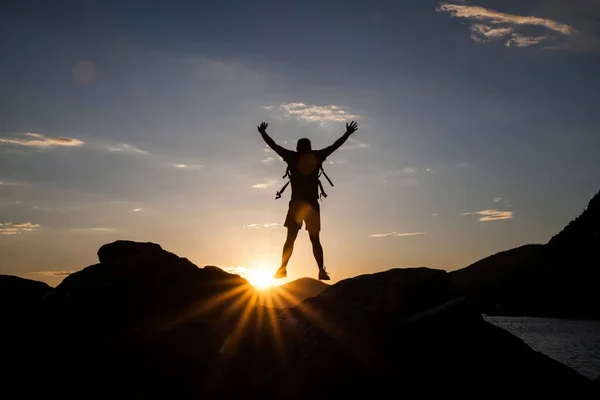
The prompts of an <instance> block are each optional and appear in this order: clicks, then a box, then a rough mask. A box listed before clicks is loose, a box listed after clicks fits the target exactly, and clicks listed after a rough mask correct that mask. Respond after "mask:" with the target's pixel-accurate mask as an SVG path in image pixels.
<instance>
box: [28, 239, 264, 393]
mask: <svg viewBox="0 0 600 400" xmlns="http://www.w3.org/2000/svg"><path fill="white" fill-rule="evenodd" d="M99 258H100V260H101V262H100V263H99V264H96V265H92V266H89V267H87V268H84V269H83V270H81V271H78V272H75V273H73V274H71V275H69V276H68V277H66V278H65V279H64V280H63V282H62V283H61V284H60V285H58V286H57V287H56V289H55V290H54V292H53V293H52V294H51V295H50V296H48V297H47V298H46V299H45V301H44V302H43V305H42V307H41V308H40V310H38V312H39V318H38V321H37V326H36V328H35V329H34V330H33V331H32V332H31V335H30V337H28V338H27V339H26V341H27V342H28V343H30V344H29V349H28V350H30V351H31V352H32V353H33V354H34V357H35V358H41V359H45V360H47V359H52V360H53V366H52V368H50V369H49V368H48V367H47V365H46V364H39V363H32V362H31V359H29V360H27V357H25V358H23V363H22V365H21V368H22V373H23V374H27V375H28V376H31V375H32V374H33V375H36V376H38V377H39V378H40V379H41V380H42V383H41V384H40V386H39V387H47V386H46V385H44V384H43V383H46V384H47V385H50V384H51V383H52V382H53V381H55V380H56V381H60V380H61V379H63V377H65V376H68V377H69V380H70V384H69V385H68V386H67V387H64V388H62V389H61V395H62V396H64V397H77V396H78V395H79V394H81V393H82V390H85V388H87V387H95V388H96V389H95V390H94V393H87V394H86V396H85V397H87V398H107V397H110V396H111V393H115V392H119V393H121V394H122V395H126V396H133V395H135V394H137V393H146V394H148V393H152V394H153V395H156V396H158V397H161V396H165V397H167V396H169V395H170V396H174V397H175V398H176V397H179V396H183V395H184V394H189V393H195V391H196V390H197V389H198V388H202V389H203V390H204V387H205V386H210V384H211V376H212V374H213V369H214V366H215V365H217V360H218V358H219V357H220V356H219V354H220V351H221V348H222V347H223V346H224V344H225V342H226V341H227V339H228V337H229V336H230V334H231V332H233V331H235V330H236V327H237V325H238V322H239V320H240V319H241V317H242V314H243V313H244V312H246V313H245V314H244V317H245V318H246V319H247V320H248V321H249V322H252V321H253V320H254V318H255V317H254V315H255V311H256V310H258V309H260V308H261V307H259V306H258V305H257V302H256V301H254V302H253V300H255V299H256V293H255V291H254V289H253V287H252V286H251V285H249V284H248V282H247V281H246V280H245V279H242V278H241V277H239V276H238V275H232V274H228V273H226V272H224V271H222V270H221V269H219V268H216V267H212V266H209V267H205V268H198V267H197V266H196V265H194V264H193V263H191V262H190V261H188V260H187V259H185V258H180V257H178V256H176V255H175V254H172V253H169V252H167V251H165V250H162V248H161V247H160V246H159V245H157V244H152V243H135V242H126V241H119V242H115V243H111V244H109V245H105V246H103V247H102V248H101V249H100V251H99ZM248 305H250V306H249V307H248V308H247V307H246V306H248ZM252 323H254V322H252ZM252 326H254V325H252ZM24 340H25V339H24ZM229 342H231V340H229ZM48 343H51V344H52V345H51V346H48V345H47V344H48ZM100 377H101V379H100ZM100 382H102V384H99V383H100ZM31 389H35V388H34V387H31Z"/></svg>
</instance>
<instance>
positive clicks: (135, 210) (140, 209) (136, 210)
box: [131, 208, 143, 212]
mask: <svg viewBox="0 0 600 400" xmlns="http://www.w3.org/2000/svg"><path fill="white" fill-rule="evenodd" d="M142 210H143V208H134V209H133V210H131V211H133V212H140V211H142Z"/></svg>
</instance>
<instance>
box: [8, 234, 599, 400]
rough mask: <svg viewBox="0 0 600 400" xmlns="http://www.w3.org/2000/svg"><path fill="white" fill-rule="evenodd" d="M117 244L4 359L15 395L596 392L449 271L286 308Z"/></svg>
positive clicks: (212, 275)
mask: <svg viewBox="0 0 600 400" xmlns="http://www.w3.org/2000/svg"><path fill="white" fill-rule="evenodd" d="M116 243H117V245H115V246H114V247H112V249H111V246H110V245H108V246H107V247H105V249H107V250H106V251H107V253H105V252H104V251H102V252H100V253H101V256H100V260H101V263H99V264H96V265H92V266H90V267H88V268H85V269H83V270H81V271H78V272H76V273H74V274H72V275H70V276H68V277H67V278H65V280H64V281H63V282H62V283H61V284H60V285H59V286H58V287H57V288H56V289H55V290H54V291H53V292H52V293H51V295H50V296H48V297H46V298H45V299H44V301H42V302H41V304H40V305H39V306H38V307H37V310H36V312H35V313H34V314H33V315H35V316H36V317H35V324H34V325H32V326H31V329H30V330H29V331H27V332H23V335H21V336H20V337H19V339H18V341H16V342H14V343H12V347H14V348H16V349H18V350H19V357H14V358H11V359H5V358H2V360H1V361H3V363H4V365H10V366H11V368H10V369H9V370H8V371H6V373H5V375H3V378H4V381H5V382H6V383H5V384H4V391H5V392H6V393H12V392H11V391H15V390H19V393H20V394H21V397H22V398H40V397H42V396H54V397H56V396H58V397H60V398H62V399H70V398H73V399H75V398H82V397H85V398H86V399H107V398H115V397H116V398H121V399H130V398H131V399H133V398H136V399H137V398H144V399H162V398H176V399H188V398H189V399H192V398H224V399H228V398H261V399H276V398H282V397H285V398H289V399H304V398H307V397H309V396H310V398H327V399H330V398H344V397H351V398H361V397H373V398H384V396H385V398H404V399H417V398H418V399H427V398H440V397H445V398H455V397H456V398H473V399H475V398H481V396H482V393H484V394H485V396H484V397H486V398H490V397H491V398H503V399H505V398H507V397H510V396H514V395H515V393H519V395H521V394H523V393H533V394H536V395H539V396H540V397H543V396H547V395H550V394H552V395H555V394H557V393H558V394H561V393H566V394H568V395H569V398H572V399H579V398H584V397H583V395H584V394H585V393H584V392H585V391H586V390H588V389H589V387H591V383H590V381H589V380H587V379H586V378H584V377H582V376H581V375H579V374H577V373H576V372H574V371H572V370H571V369H569V368H567V367H565V366H563V365H561V364H559V363H557V362H555V361H553V360H551V359H549V358H548V357H545V356H542V355H541V354H539V353H536V352H534V351H533V350H531V349H530V348H529V347H528V346H527V345H526V344H525V343H523V342H522V341H521V340H520V339H518V338H516V337H514V336H512V335H511V334H509V333H508V332H506V331H503V330H502V329H500V328H497V327H494V326H493V325H491V324H488V323H487V322H485V321H484V320H483V319H482V318H481V315H480V314H479V313H478V312H477V311H475V310H474V309H472V308H471V306H470V305H469V303H468V302H465V301H464V300H463V299H461V298H456V297H455V294H454V292H453V286H452V282H451V279H450V276H449V274H447V273H445V272H444V271H438V270H432V269H427V268H413V269H394V270H390V271H386V272H381V273H377V274H371V275H362V276H359V277H356V278H351V279H347V280H344V281H342V282H339V283H337V284H335V285H333V286H330V287H328V288H327V289H325V290H324V291H322V292H321V293H320V294H319V295H317V296H315V297H312V298H309V299H307V300H305V301H303V302H301V303H300V304H298V305H297V306H295V307H292V308H287V309H282V310H278V309H275V308H265V307H262V306H261V305H260V304H259V301H258V300H259V297H258V295H257V293H256V291H255V290H254V289H253V288H252V287H251V286H250V285H249V284H248V283H247V282H246V281H245V280H244V279H242V278H240V277H239V276H237V275H232V274H228V273H226V272H224V271H222V270H220V269H219V268H217V267H214V266H208V267H205V268H198V267H197V266H195V265H194V264H192V263H191V262H190V261H188V260H186V259H184V258H180V257H177V256H176V255H174V254H172V253H169V252H167V251H165V250H162V249H160V247H157V246H158V245H152V244H139V246H137V245H135V244H133V245H132V244H131V243H127V244H124V245H123V246H124V247H120V246H122V245H121V244H119V243H122V242H116ZM123 248H127V249H135V250H123ZM119 254H121V255H122V257H123V258H122V259H121V258H119V257H121V256H119ZM1 357H4V353H2V356H1ZM7 360H8V361H9V362H6V361H7ZM30 382H35V383H36V384H35V385H32V384H27V383H30ZM57 382H62V383H63V384H62V385H57ZM567 389H568V392H567Z"/></svg>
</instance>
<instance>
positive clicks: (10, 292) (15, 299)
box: [0, 275, 52, 307]
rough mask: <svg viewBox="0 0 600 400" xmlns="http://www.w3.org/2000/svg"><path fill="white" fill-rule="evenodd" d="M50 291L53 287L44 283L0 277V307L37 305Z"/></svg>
mask: <svg viewBox="0 0 600 400" xmlns="http://www.w3.org/2000/svg"><path fill="white" fill-rule="evenodd" d="M50 291H52V287H50V286H48V285H47V284H45V283H44V282H39V281H34V280H31V279H25V278H20V277H18V276H12V275H0V306H2V307H5V306H23V305H31V304H36V303H38V302H40V301H41V299H42V297H43V296H44V295H45V294H47V293H48V292H50Z"/></svg>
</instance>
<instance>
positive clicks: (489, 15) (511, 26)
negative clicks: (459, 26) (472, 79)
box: [436, 3, 578, 47]
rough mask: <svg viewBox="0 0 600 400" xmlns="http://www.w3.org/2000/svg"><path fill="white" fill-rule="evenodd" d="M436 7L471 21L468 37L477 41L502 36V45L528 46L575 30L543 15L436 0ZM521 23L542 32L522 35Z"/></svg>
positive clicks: (487, 40)
mask: <svg viewBox="0 0 600 400" xmlns="http://www.w3.org/2000/svg"><path fill="white" fill-rule="evenodd" d="M436 11H438V12H447V13H449V14H450V15H451V16H452V17H456V18H464V19H467V20H469V21H470V22H471V25H470V26H469V31H470V32H471V39H473V40H474V41H476V42H478V43H487V42H489V41H492V40H503V41H504V44H505V45H506V46H509V47H510V46H515V47H529V46H533V45H536V44H539V43H541V42H545V41H557V40H560V39H563V38H566V37H568V36H571V35H574V34H576V33H578V32H577V31H576V30H575V29H574V28H573V27H571V26H569V25H567V24H563V23H560V22H558V21H554V20H551V19H546V18H539V17H535V16H524V15H514V14H508V13H503V12H499V11H495V10H492V9H488V8H484V7H478V6H471V5H468V4H452V3H440V4H439V6H438V7H437V9H436ZM524 27H537V28H540V29H543V30H544V34H542V35H536V36H531V35H526V34H525V33H524V32H522V31H521V30H522V29H523V28H524Z"/></svg>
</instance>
